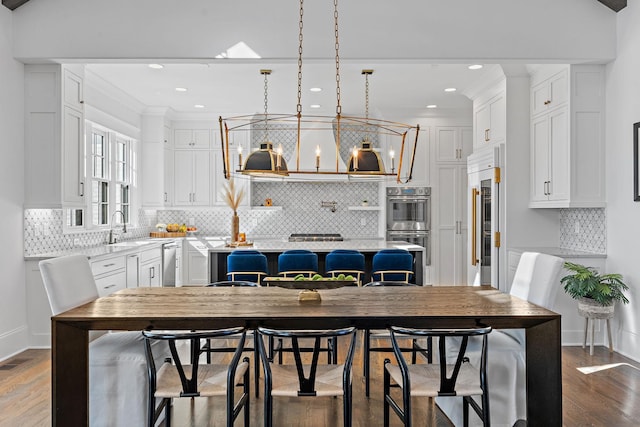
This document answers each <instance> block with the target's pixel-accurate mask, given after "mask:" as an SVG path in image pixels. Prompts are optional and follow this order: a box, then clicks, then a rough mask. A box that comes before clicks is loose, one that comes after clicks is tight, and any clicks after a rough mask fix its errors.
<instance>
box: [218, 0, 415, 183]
mask: <svg viewBox="0 0 640 427" xmlns="http://www.w3.org/2000/svg"><path fill="white" fill-rule="evenodd" d="M303 3H304V0H300V20H299V36H298V39H299V46H298V81H297V83H298V93H297V96H298V99H297V101H298V103H297V108H296V112H295V113H293V114H267V76H268V75H269V74H271V70H260V73H261V74H263V75H264V78H265V83H264V88H265V90H264V116H263V117H260V116H256V115H250V116H235V117H227V118H222V117H220V118H219V123H220V137H221V141H222V159H223V172H224V176H225V178H226V179H229V178H230V177H231V173H232V172H233V171H232V168H231V165H232V164H233V162H232V160H231V158H230V153H229V145H230V137H231V135H232V134H234V133H240V132H245V133H247V132H248V133H249V134H250V135H251V139H252V140H253V141H254V143H255V142H257V141H256V136H257V135H258V132H259V131H262V132H264V138H263V139H262V141H261V142H260V148H259V149H257V150H255V151H253V152H251V153H249V155H248V156H247V159H246V162H245V163H244V164H243V162H242V154H241V151H238V158H239V161H238V169H236V170H235V172H236V173H242V174H245V175H252V176H274V177H287V176H291V175H295V174H299V175H304V174H309V175H313V174H315V175H345V176H349V177H395V180H396V182H398V183H407V182H409V181H410V180H411V178H412V172H413V163H414V159H415V154H416V148H417V144H418V136H419V133H420V126H419V125H416V126H412V125H407V124H403V123H397V122H392V121H386V120H381V119H375V118H370V117H369V76H370V75H371V74H373V70H362V75H364V76H365V88H366V95H365V106H366V107H365V111H366V114H365V117H356V116H349V115H342V106H341V104H340V55H339V37H338V1H337V0H334V31H335V65H336V76H335V78H336V114H335V116H321V115H306V114H305V115H303V114H302V47H303V44H302V41H303V32H302V29H303V15H304V8H303ZM270 128H271V129H272V133H273V134H277V133H283V132H288V134H289V135H290V134H295V169H293V168H287V161H286V159H285V155H284V154H283V150H282V145H281V144H278V149H277V150H274V149H273V142H271V140H270V139H269V129H270ZM320 132H322V135H331V139H333V141H332V143H331V145H332V146H334V150H335V167H331V168H328V169H327V168H321V167H320V166H321V162H320V156H321V150H320V145H316V144H314V143H309V142H306V141H307V139H310V140H311V139H314V138H309V136H310V135H311V134H312V133H313V134H316V133H320ZM321 138H326V137H321ZM349 138H351V141H349ZM355 138H357V141H358V142H356V141H354V139H355ZM276 139H278V138H276ZM317 139H318V138H317V137H316V138H315V140H316V142H317ZM326 139H328V138H326ZM379 141H385V143H386V144H388V147H389V160H390V166H388V167H386V168H385V165H384V161H383V159H382V157H381V155H380V153H379V151H378V149H376V147H374V143H376V142H379ZM411 142H413V144H411ZM354 143H355V144H356V145H353V144H354ZM352 145H353V148H351V146H352ZM358 145H359V146H358ZM324 146H325V147H326V145H324ZM239 150H240V149H239ZM396 150H398V151H397V152H398V165H397V169H396V165H395V153H396ZM341 153H342V154H341ZM314 156H315V163H313V161H312V160H313V157H314ZM301 158H302V159H303V162H306V164H310V165H311V164H314V165H315V167H309V168H307V169H304V168H301ZM290 160H291V159H290ZM291 163H292V160H291V161H290V162H289V165H291Z"/></svg>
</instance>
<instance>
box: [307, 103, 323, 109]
mask: <svg viewBox="0 0 640 427" xmlns="http://www.w3.org/2000/svg"><path fill="white" fill-rule="evenodd" d="M309 107H311V108H320V107H321V105H320V104H311V105H309Z"/></svg>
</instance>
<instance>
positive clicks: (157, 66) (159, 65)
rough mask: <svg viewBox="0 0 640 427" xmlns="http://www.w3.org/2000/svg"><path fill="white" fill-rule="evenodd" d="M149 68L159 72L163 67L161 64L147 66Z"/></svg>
mask: <svg viewBox="0 0 640 427" xmlns="http://www.w3.org/2000/svg"><path fill="white" fill-rule="evenodd" d="M149 68H153V69H154V70H160V69H162V68H164V65H162V64H149Z"/></svg>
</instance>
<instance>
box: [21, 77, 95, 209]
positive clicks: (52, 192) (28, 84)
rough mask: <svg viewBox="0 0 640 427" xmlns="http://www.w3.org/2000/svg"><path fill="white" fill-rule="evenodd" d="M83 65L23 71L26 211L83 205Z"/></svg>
mask: <svg viewBox="0 0 640 427" xmlns="http://www.w3.org/2000/svg"><path fill="white" fill-rule="evenodd" d="M83 74H84V69H83V68H82V66H60V65H27V66H25V159H26V160H27V161H25V207H53V208H58V207H61V206H63V205H64V206H69V207H82V206H83V204H84V175H85V168H84V100H83V78H84V77H83Z"/></svg>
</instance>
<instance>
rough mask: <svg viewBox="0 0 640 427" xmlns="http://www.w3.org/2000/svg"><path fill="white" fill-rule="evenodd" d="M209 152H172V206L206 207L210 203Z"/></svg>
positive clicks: (210, 159)
mask: <svg viewBox="0 0 640 427" xmlns="http://www.w3.org/2000/svg"><path fill="white" fill-rule="evenodd" d="M211 157H212V154H211V152H210V151H199V150H176V151H175V152H174V205H178V206H180V205H188V206H208V205H209V204H210V203H211V164H212V158H211Z"/></svg>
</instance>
